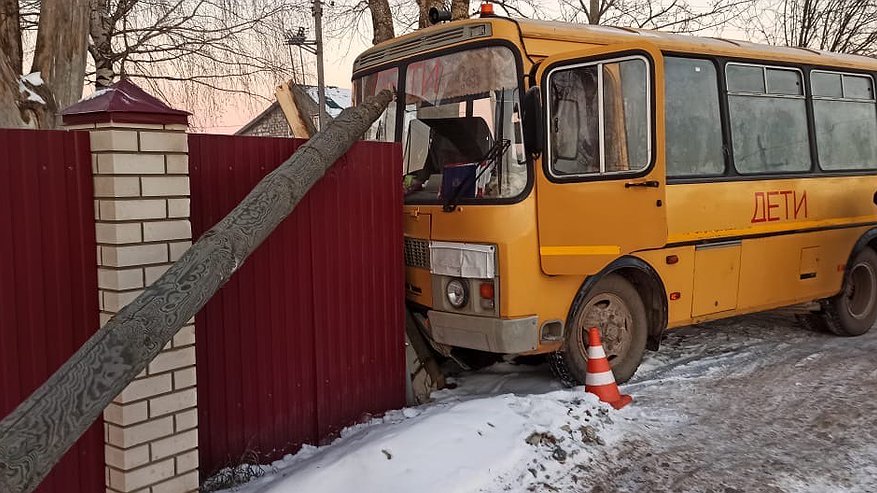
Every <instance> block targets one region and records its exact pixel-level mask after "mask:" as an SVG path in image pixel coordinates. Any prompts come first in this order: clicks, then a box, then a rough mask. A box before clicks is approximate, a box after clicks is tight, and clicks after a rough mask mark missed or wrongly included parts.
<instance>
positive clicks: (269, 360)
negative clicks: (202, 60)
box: [189, 134, 405, 477]
mask: <svg viewBox="0 0 877 493" xmlns="http://www.w3.org/2000/svg"><path fill="white" fill-rule="evenodd" d="M302 142H303V141H300V140H294V139H279V138H263V137H242V136H220V135H195V134H193V135H190V136H189V173H190V179H191V190H192V204H191V210H192V226H193V231H194V233H195V236H196V237H197V236H200V235H201V234H202V233H203V232H204V231H206V230H207V229H209V228H210V227H211V226H212V225H213V224H215V223H216V222H217V221H218V220H219V219H221V218H222V217H223V216H224V215H225V214H227V213H228V212H229V211H230V210H231V209H232V208H233V207H234V206H235V205H237V203H238V202H239V201H240V200H241V199H242V198H243V197H244V196H245V195H246V194H247V193H248V192H249V191H250V190H251V189H252V187H253V186H254V185H255V184H256V183H257V182H258V181H259V179H261V178H262V177H263V176H264V175H265V174H267V173H268V172H270V171H272V170H273V169H275V168H276V167H277V166H278V165H279V164H280V163H282V162H283V161H284V160H285V159H286V158H288V157H289V156H290V155H291V154H292V153H293V151H294V150H295V149H296V148H297V147H298V146H299V145H301V143H302ZM401 168H402V166H401V156H400V149H399V147H398V145H396V144H386V143H377V142H360V143H357V144H356V145H355V146H354V147H353V149H351V151H350V152H348V153H347V155H346V156H345V157H344V158H342V160H340V161H339V162H338V163H337V164H336V165H335V166H334V167H333V168H332V169H331V170H330V171H329V172H328V173H327V175H326V176H325V177H324V178H323V179H322V180H321V181H320V182H319V183H318V184H317V185H316V186H315V187H314V188H313V189H312V190H311V191H310V192H309V193H308V195H307V196H306V197H305V198H304V199H303V200H302V202H301V203H300V204H299V205H298V207H297V208H296V209H295V211H294V212H293V213H292V215H291V216H290V217H289V218H287V219H286V221H284V223H283V224H281V226H280V227H279V228H278V229H277V230H276V231H275V232H274V234H272V235H271V236H270V237H269V238H268V240H266V242H265V243H264V244H262V245H261V246H260V247H259V249H258V250H257V251H256V252H255V253H254V254H253V255H252V256H251V257H250V259H249V260H247V263H246V264H245V265H244V266H243V267H242V268H241V270H240V271H238V272H237V273H236V274H235V275H234V277H233V278H232V279H231V281H230V282H229V283H228V284H227V285H226V286H225V287H224V288H223V289H222V290H221V291H220V292H219V293H218V294H217V295H216V296H215V297H214V298H213V299H212V300H211V301H210V302H209V303H208V304H207V306H206V307H205V308H204V309H203V310H201V312H200V313H199V314H198V316H197V317H196V327H197V345H196V346H197V359H198V400H199V402H198V410H199V448H200V456H201V471H202V474H204V477H206V476H209V475H210V474H212V473H214V472H215V471H216V470H217V469H218V468H220V467H223V466H225V465H228V464H231V463H235V462H237V461H239V459H240V458H241V457H243V456H244V454H245V453H246V452H247V451H250V452H255V453H256V454H257V455H258V456H259V457H260V458H262V459H263V460H268V459H274V458H278V457H280V456H282V455H283V454H285V453H288V452H292V451H295V450H297V449H298V448H299V447H300V446H301V445H302V444H304V443H318V442H320V441H322V440H324V439H326V438H328V437H330V436H331V435H332V434H334V433H335V432H337V431H339V430H340V429H341V428H343V427H344V426H346V425H348V424H351V423H353V422H355V421H356V420H358V419H360V418H362V417H363V416H365V415H367V414H369V413H380V412H383V411H385V410H388V409H392V408H398V407H400V406H402V405H403V404H404V372H405V370H404V368H405V360H404V355H405V353H404V332H403V331H404V328H403V323H404V316H403V315H404V312H403V305H402V300H403V291H402V290H403V271H402V229H401V221H402V217H401V212H402V211H401V204H402V189H401V186H400V185H399V177H400V176H401Z"/></svg>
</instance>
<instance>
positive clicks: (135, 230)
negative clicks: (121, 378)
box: [64, 80, 198, 493]
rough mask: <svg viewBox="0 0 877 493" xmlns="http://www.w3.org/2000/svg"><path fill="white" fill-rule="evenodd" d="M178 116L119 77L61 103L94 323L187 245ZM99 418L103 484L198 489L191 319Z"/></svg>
mask: <svg viewBox="0 0 877 493" xmlns="http://www.w3.org/2000/svg"><path fill="white" fill-rule="evenodd" d="M137 105H145V109H146V110H148V111H144V107H141V106H137ZM83 106H84V108H83ZM187 115H188V114H187V113H185V112H181V111H178V110H173V109H171V108H169V107H167V106H166V105H164V103H162V102H160V101H158V100H157V99H155V98H153V97H152V96H150V95H148V94H146V93H145V92H143V91H142V90H141V89H140V88H138V87H136V86H134V85H133V84H131V83H130V82H128V81H126V80H122V81H120V82H119V83H118V84H116V85H115V86H114V87H113V88H112V89H110V90H109V91H107V92H106V93H104V94H102V95H100V96H99V97H97V98H94V99H91V100H88V101H84V102H81V103H77V105H74V106H71V107H70V108H68V109H67V110H65V111H64V122H65V125H66V126H67V128H68V129H76V130H88V131H89V132H90V134H91V151H92V170H93V173H94V193H95V221H96V234H97V244H98V246H97V249H98V252H97V253H98V255H97V257H98V267H97V269H98V287H99V292H100V301H99V302H100V310H101V323H105V322H106V321H107V320H109V318H110V317H112V316H113V315H114V314H115V313H117V312H118V311H119V310H121V309H122V307H124V306H125V305H126V304H127V303H129V302H130V301H132V300H133V299H134V298H135V297H137V295H139V294H140V293H141V292H142V291H143V288H144V287H146V286H148V285H149V284H151V283H152V282H153V281H155V280H156V279H157V278H158V276H160V275H161V274H162V273H163V272H164V271H165V270H167V269H168V267H170V265H171V263H172V262H174V261H176V260H177V259H178V258H179V257H180V255H182V253H183V252H184V251H185V250H186V249H187V248H188V247H189V246H190V245H191V244H192V228H191V224H190V222H189V176H188V154H187V153H188V146H187V135H186V129H187V125H186V118H187ZM104 421H105V425H104V426H105V440H106V445H105V461H106V485H107V491H108V492H132V491H138V492H141V491H143V492H151V493H182V492H189V491H195V490H197V489H198V428H197V426H198V411H197V390H196V386H195V325H194V320H190V321H189V324H188V325H186V326H185V327H184V328H182V329H181V330H180V332H179V333H177V335H176V336H175V337H174V339H173V341H172V342H171V343H169V344H168V345H167V346H165V348H164V349H163V350H162V351H161V353H159V354H158V356H156V358H155V359H154V360H153V361H152V362H151V363H150V364H149V367H148V368H147V369H146V370H144V371H143V372H142V373H141V374H140V375H138V376H137V378H136V379H135V380H134V381H133V382H131V384H130V385H128V387H127V388H126V389H125V390H123V391H122V393H121V394H119V396H118V397H116V399H115V400H114V401H113V403H112V404H110V405H109V406H108V407H107V408H106V410H105V411H104Z"/></svg>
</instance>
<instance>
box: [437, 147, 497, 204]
mask: <svg viewBox="0 0 877 493" xmlns="http://www.w3.org/2000/svg"><path fill="white" fill-rule="evenodd" d="M510 145H511V141H509V140H508V139H502V140H497V141H496V142H495V143H494V144H493V146H492V147H491V148H490V149H489V150H488V151H487V154H485V156H484V157H483V158H482V159H481V160H479V161H478V163H477V164H476V165H475V166H476V170H477V169H478V168H479V167H480V168H481V169H480V170H478V172H477V173H472V174H471V175H468V176H467V177H466V178H464V179H463V181H462V182H460V183H458V184H457V186H455V187H454V189H453V190H451V194H450V195H449V196H448V198H447V200H446V201H445V203H444V205H443V206H442V210H443V211H444V212H454V211H455V210H456V209H457V200H459V198H460V192H462V191H463V189H464V188H465V187H466V186H467V185H468V184H469V182H470V181H472V180H474V181H475V183H478V179H479V178H481V175H483V174H484V172H485V171H487V170H489V169H490V168H491V167H493V166H497V164H499V165H500V166H501V161H502V157H503V156H504V155H505V153H506V151H507V150H508V148H509V146H510Z"/></svg>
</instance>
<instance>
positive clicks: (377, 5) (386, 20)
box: [368, 0, 396, 44]
mask: <svg viewBox="0 0 877 493" xmlns="http://www.w3.org/2000/svg"><path fill="white" fill-rule="evenodd" d="M368 9H369V10H370V11H371V13H372V27H373V29H374V34H375V36H374V38H372V43H373V44H378V43H382V42H384V41H386V40H388V39H393V38H395V37H396V34H395V32H394V31H393V13H392V12H391V11H390V2H389V1H388V0H368Z"/></svg>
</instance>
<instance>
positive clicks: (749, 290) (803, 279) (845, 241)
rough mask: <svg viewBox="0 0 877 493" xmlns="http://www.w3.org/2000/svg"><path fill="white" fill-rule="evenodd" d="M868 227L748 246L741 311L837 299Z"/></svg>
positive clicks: (786, 237) (749, 242) (745, 243)
mask: <svg viewBox="0 0 877 493" xmlns="http://www.w3.org/2000/svg"><path fill="white" fill-rule="evenodd" d="M867 230H868V228H867V227H860V228H849V229H835V230H826V231H815V232H811V233H801V234H791V235H781V236H773V237H767V238H757V239H752V240H744V241H743V253H742V262H741V264H742V269H741V272H740V294H739V298H738V306H739V307H740V308H741V309H746V308H752V307H756V306H762V305H765V304H771V305H785V304H792V303H800V302H804V301H811V300H815V299H820V298H826V297H829V296H833V295H835V294H837V293H838V292H839V291H840V288H841V283H842V282H843V275H844V269H845V267H846V263H847V259H848V258H849V256H850V252H851V251H852V248H853V245H855V243H856V240H858V239H859V237H860V236H861V235H862V234H863V233H864V232H865V231H867Z"/></svg>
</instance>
